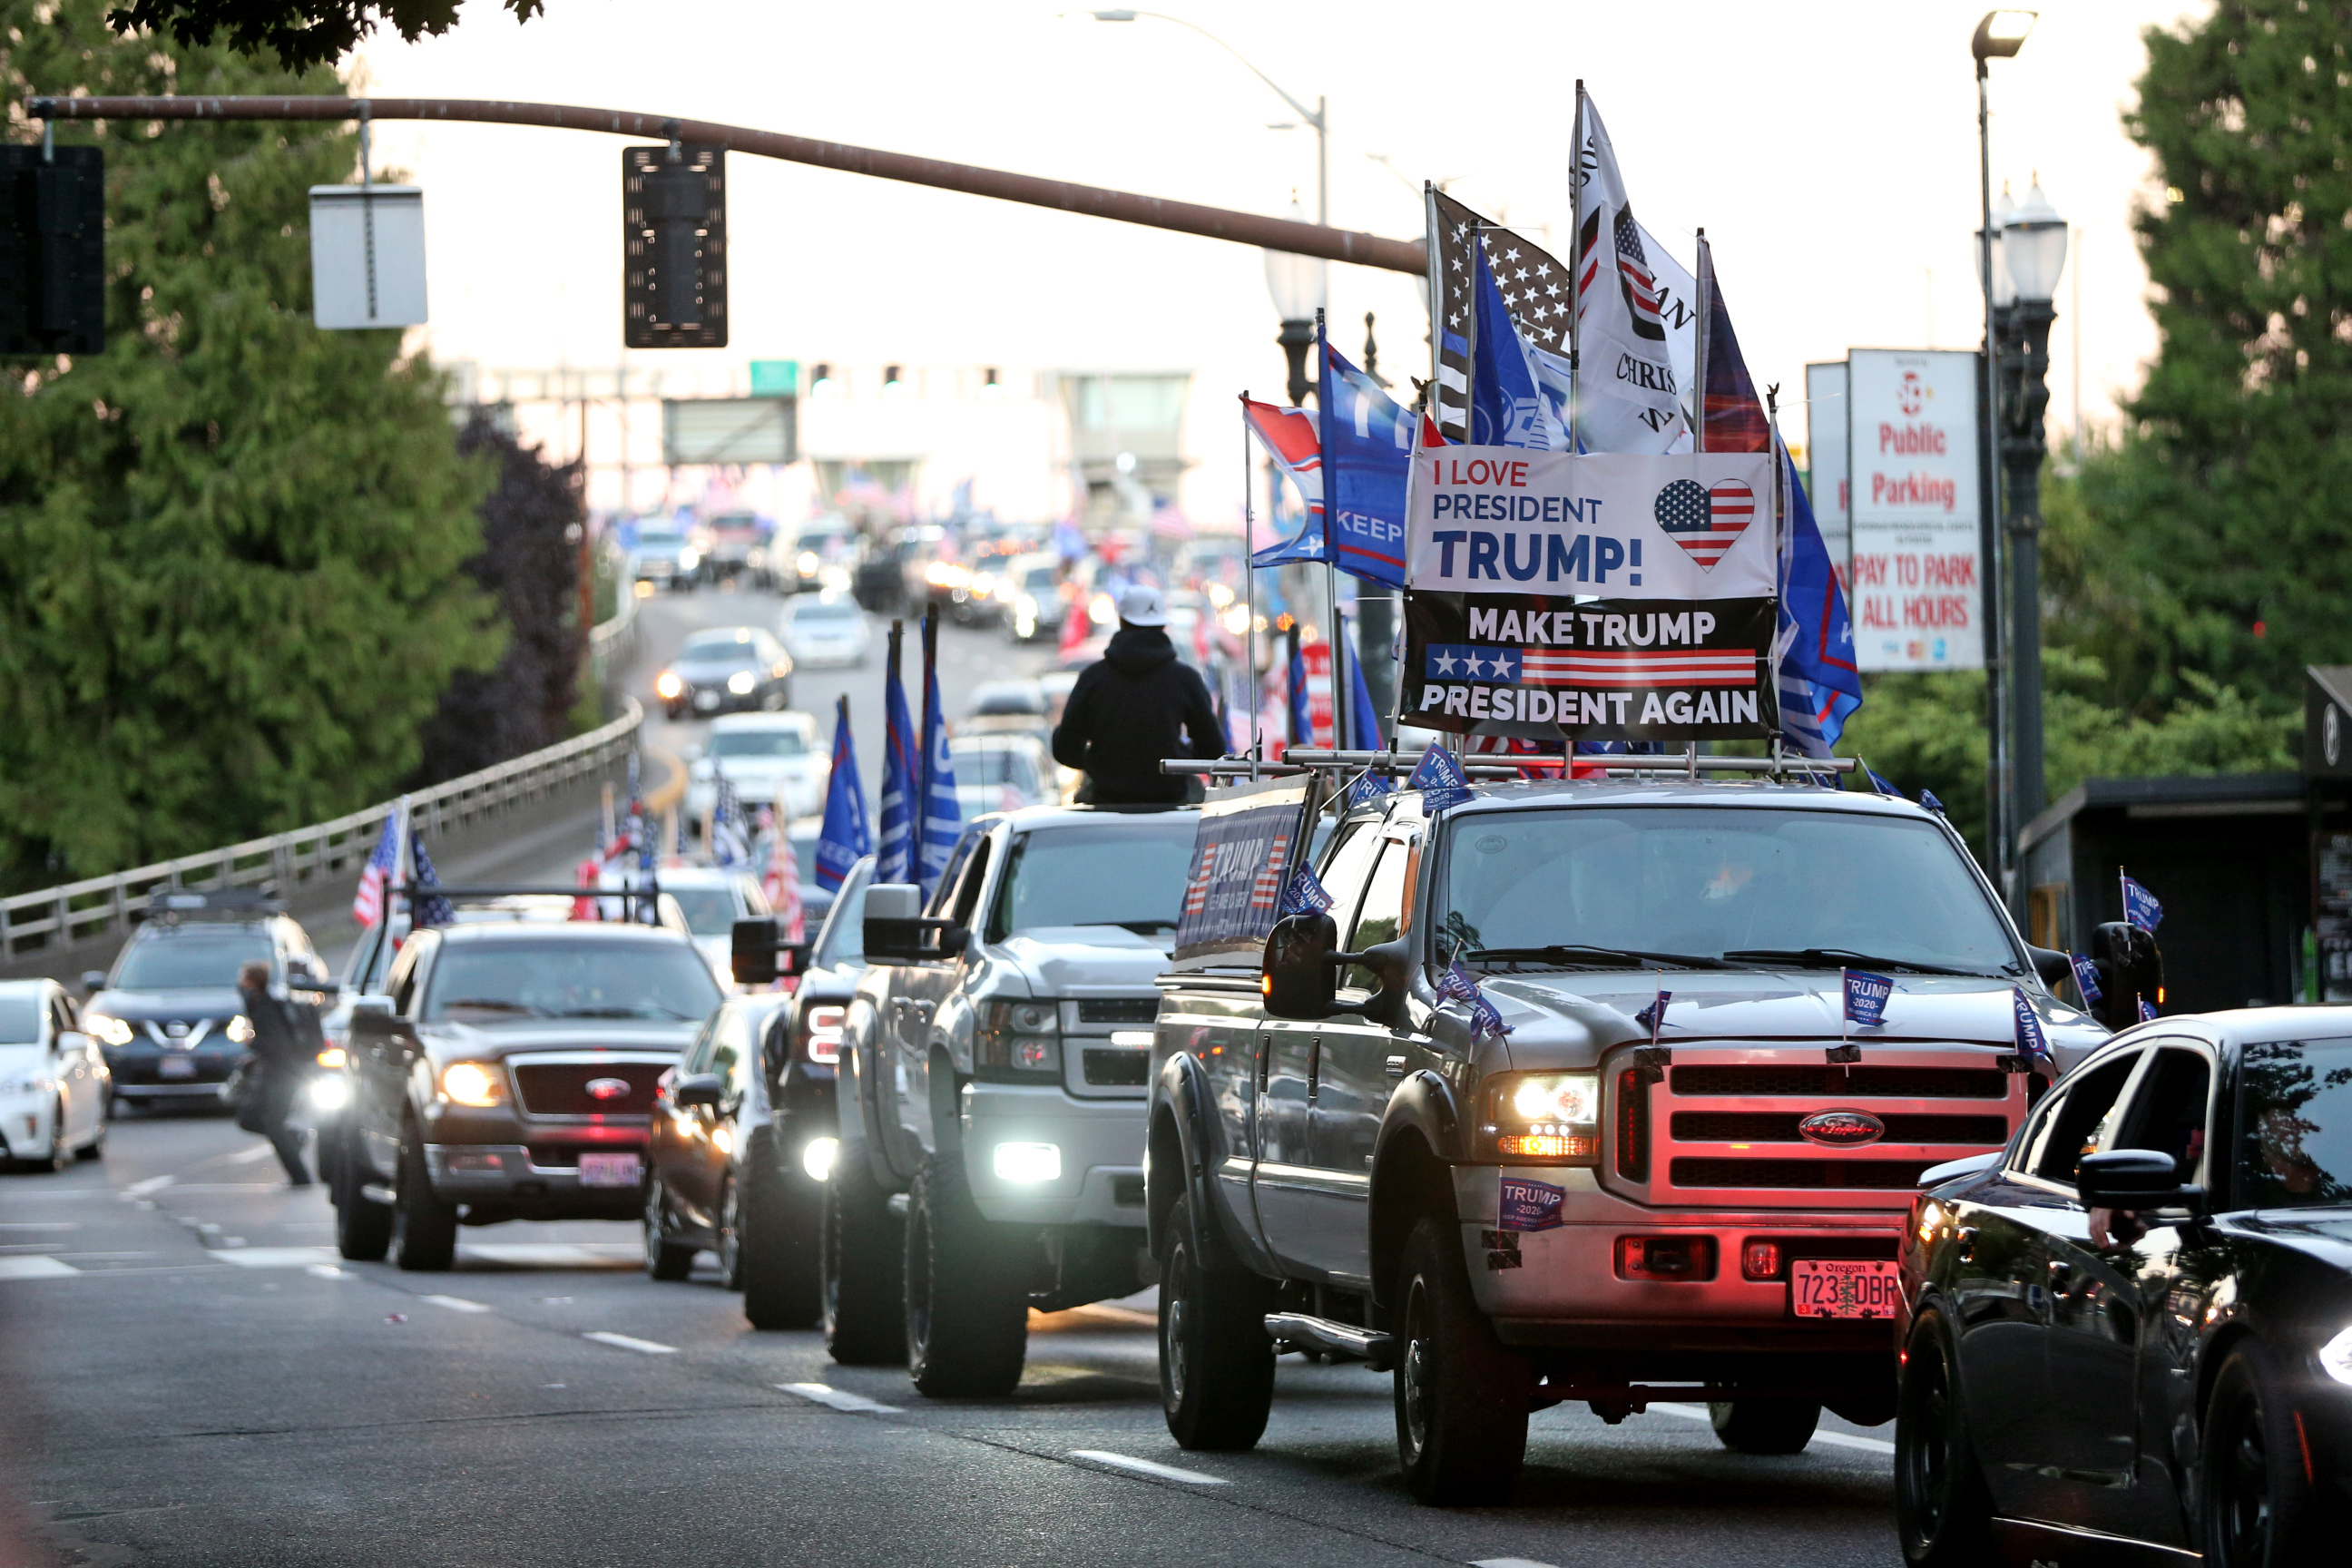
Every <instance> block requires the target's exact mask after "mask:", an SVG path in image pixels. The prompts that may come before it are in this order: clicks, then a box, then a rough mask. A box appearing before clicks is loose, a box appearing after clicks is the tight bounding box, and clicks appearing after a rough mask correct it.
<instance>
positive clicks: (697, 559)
mask: <svg viewBox="0 0 2352 1568" xmlns="http://www.w3.org/2000/svg"><path fill="white" fill-rule="evenodd" d="M677 564H678V569H679V570H680V571H683V572H691V571H693V570H694V569H695V568H696V567H698V566H699V565H701V564H702V552H701V551H699V550H697V549H696V548H694V546H692V545H691V544H689V545H688V546H687V547H686V548H685V549H683V550H681V551H679V552H677Z"/></svg>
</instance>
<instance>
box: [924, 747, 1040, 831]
mask: <svg viewBox="0 0 2352 1568" xmlns="http://www.w3.org/2000/svg"><path fill="white" fill-rule="evenodd" d="M948 765H949V766H950V767H951V768H952V769H954V770H955V783H956V805H958V806H959V807H961V812H962V816H963V819H964V820H965V821H966V822H970V821H971V820H972V818H974V817H976V816H984V815H986V814H987V813H989V812H992V811H1019V810H1020V809H1021V808H1022V807H1023V806H1024V805H1051V804H1053V803H1054V802H1055V800H1057V799H1058V798H1059V796H1058V795H1057V794H1056V793H1055V784H1056V781H1055V777H1054V758H1053V755H1052V753H1050V752H1047V751H1046V750H1045V742H1042V741H1040V740H1038V739H1037V737H1036V736H1034V735H964V736H961V737H959V738H957V739H955V740H952V741H950V742H948Z"/></svg>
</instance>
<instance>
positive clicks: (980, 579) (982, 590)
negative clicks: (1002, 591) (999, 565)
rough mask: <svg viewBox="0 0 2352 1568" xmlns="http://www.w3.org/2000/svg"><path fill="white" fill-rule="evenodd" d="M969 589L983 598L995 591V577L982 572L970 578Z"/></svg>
mask: <svg viewBox="0 0 2352 1568" xmlns="http://www.w3.org/2000/svg"><path fill="white" fill-rule="evenodd" d="M971 591H972V592H973V593H975V594H977V595H980V596H981V597H982V598H983V599H985V598H986V597H988V595H991V594H993V593H994V592H996V579H995V578H993V577H992V576H990V575H989V574H987V573H985V572H982V573H981V574H979V575H978V576H976V577H974V578H973V579H972V580H971Z"/></svg>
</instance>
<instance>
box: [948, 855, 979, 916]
mask: <svg viewBox="0 0 2352 1568" xmlns="http://www.w3.org/2000/svg"><path fill="white" fill-rule="evenodd" d="M988 844H989V841H988V840H987V839H985V838H983V839H982V840H981V841H980V843H979V845H978V846H977V847H974V848H973V850H972V852H971V857H970V858H968V859H966V860H965V861H964V865H963V880H962V881H961V882H960V883H958V884H957V886H956V890H955V900H954V901H953V902H952V903H950V905H949V906H948V918H949V919H950V920H951V921H955V923H956V924H958V925H960V926H969V925H971V921H972V915H973V912H974V911H975V910H978V909H979V908H980V888H981V884H982V883H983V882H985V881H987V880H988Z"/></svg>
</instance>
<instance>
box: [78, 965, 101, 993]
mask: <svg viewBox="0 0 2352 1568" xmlns="http://www.w3.org/2000/svg"><path fill="white" fill-rule="evenodd" d="M105 989H106V971H105V970H103V969H85V970H83V971H82V972H81V990H82V994H83V995H85V996H95V995H97V994H99V993H100V992H101V991H103V990H105Z"/></svg>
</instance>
